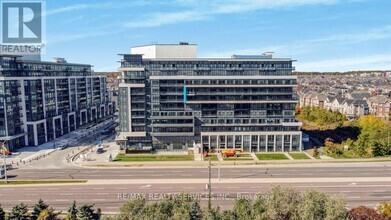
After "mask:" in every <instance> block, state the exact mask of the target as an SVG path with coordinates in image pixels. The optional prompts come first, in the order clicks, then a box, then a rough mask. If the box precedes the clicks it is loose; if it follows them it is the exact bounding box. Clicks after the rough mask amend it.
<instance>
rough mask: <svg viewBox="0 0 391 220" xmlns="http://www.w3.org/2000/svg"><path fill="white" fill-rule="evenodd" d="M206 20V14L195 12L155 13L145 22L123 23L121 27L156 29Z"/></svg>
mask: <svg viewBox="0 0 391 220" xmlns="http://www.w3.org/2000/svg"><path fill="white" fill-rule="evenodd" d="M206 18H207V15H206V14H203V13H200V12H197V11H184V12H172V13H155V14H153V15H152V16H151V17H150V18H149V19H147V20H142V21H137V22H127V23H124V24H123V26H124V27H127V28H142V27H158V26H162V25H167V24H174V23H178V21H180V22H187V21H199V20H204V19H206Z"/></svg>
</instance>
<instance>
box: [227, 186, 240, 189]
mask: <svg viewBox="0 0 391 220" xmlns="http://www.w3.org/2000/svg"><path fill="white" fill-rule="evenodd" d="M228 189H240V187H238V186H228Z"/></svg>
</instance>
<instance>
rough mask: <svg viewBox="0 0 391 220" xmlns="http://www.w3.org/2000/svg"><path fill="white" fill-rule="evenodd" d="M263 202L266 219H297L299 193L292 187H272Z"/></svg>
mask: <svg viewBox="0 0 391 220" xmlns="http://www.w3.org/2000/svg"><path fill="white" fill-rule="evenodd" d="M268 198H269V199H266V202H265V214H264V217H265V218H266V219H297V218H298V216H299V213H298V212H297V206H298V204H299V201H300V194H299V193H298V192H297V191H295V190H294V189H293V188H291V187H289V188H283V187H281V186H275V187H273V188H272V189H271V190H270V192H269V194H268Z"/></svg>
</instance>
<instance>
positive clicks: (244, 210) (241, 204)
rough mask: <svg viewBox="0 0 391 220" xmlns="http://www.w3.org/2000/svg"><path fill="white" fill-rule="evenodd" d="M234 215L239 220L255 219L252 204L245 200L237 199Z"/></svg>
mask: <svg viewBox="0 0 391 220" xmlns="http://www.w3.org/2000/svg"><path fill="white" fill-rule="evenodd" d="M233 213H234V215H235V219H237V220H247V219H253V218H252V204H251V202H250V201H249V200H248V199H245V198H240V199H237V200H236V201H235V204H234V208H233Z"/></svg>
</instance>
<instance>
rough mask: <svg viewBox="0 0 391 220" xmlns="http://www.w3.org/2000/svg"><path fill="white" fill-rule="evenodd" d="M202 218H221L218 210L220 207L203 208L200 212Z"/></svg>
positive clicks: (213, 219)
mask: <svg viewBox="0 0 391 220" xmlns="http://www.w3.org/2000/svg"><path fill="white" fill-rule="evenodd" d="M202 217H203V220H221V219H223V218H222V216H221V212H220V207H218V206H216V207H212V208H210V209H208V208H206V209H203V212H202Z"/></svg>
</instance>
